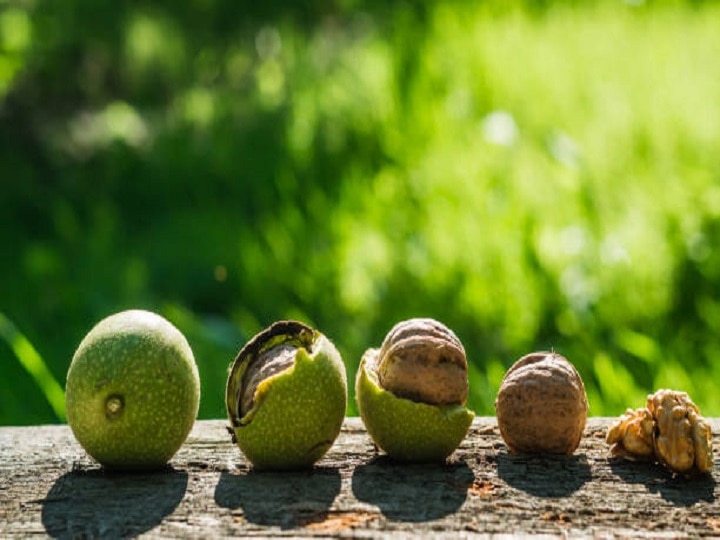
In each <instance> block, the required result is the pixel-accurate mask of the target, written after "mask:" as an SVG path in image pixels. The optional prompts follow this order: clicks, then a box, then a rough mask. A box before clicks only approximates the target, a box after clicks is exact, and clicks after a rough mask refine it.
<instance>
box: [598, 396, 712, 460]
mask: <svg viewBox="0 0 720 540" xmlns="http://www.w3.org/2000/svg"><path fill="white" fill-rule="evenodd" d="M606 441H607V442H608V444H611V445H612V447H611V449H610V451H611V452H612V453H613V455H616V456H620V457H624V458H626V459H630V460H639V461H651V460H655V461H658V462H660V463H662V464H663V465H665V466H666V467H667V468H669V469H670V470H671V471H673V472H676V473H682V474H688V473H693V472H700V473H709V472H711V471H712V468H713V453H712V433H711V430H710V424H709V422H708V421H707V420H706V419H705V418H703V417H702V416H701V415H700V411H699V409H698V408H697V406H696V405H695V404H694V403H693V402H692V400H691V399H690V397H689V396H688V395H687V394H686V393H685V392H676V391H673V390H658V391H657V392H655V393H654V394H651V395H649V396H648V398H647V405H646V406H645V407H644V408H641V409H636V410H632V409H628V410H627V411H626V413H625V414H624V415H622V416H621V417H620V418H618V419H617V420H616V421H615V422H614V423H613V424H612V425H611V426H610V428H609V429H608V432H607V436H606Z"/></svg>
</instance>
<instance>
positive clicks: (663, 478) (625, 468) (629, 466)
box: [610, 458, 716, 507]
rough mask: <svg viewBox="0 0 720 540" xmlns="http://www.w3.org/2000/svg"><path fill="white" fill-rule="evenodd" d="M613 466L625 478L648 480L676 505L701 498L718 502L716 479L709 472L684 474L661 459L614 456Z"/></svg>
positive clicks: (650, 488) (651, 489)
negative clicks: (676, 471) (646, 459)
mask: <svg viewBox="0 0 720 540" xmlns="http://www.w3.org/2000/svg"><path fill="white" fill-rule="evenodd" d="M610 468H611V470H612V472H613V474H616V475H617V476H618V477H620V478H621V479H622V481H623V482H627V483H632V484H644V485H645V486H646V487H647V489H648V491H649V492H651V493H658V494H659V495H660V496H661V497H662V498H663V499H664V500H665V501H667V502H669V503H671V504H673V505H675V506H685V507H690V506H693V505H694V504H696V503H698V502H701V501H705V502H709V503H712V502H715V487H716V484H715V480H714V479H713V478H712V477H711V476H708V475H702V476H697V477H694V478H684V477H682V476H678V475H674V474H672V473H671V472H670V471H668V470H667V469H665V468H664V467H662V466H661V465H659V464H657V463H650V462H637V461H628V460H625V459H621V458H612V459H611V460H610Z"/></svg>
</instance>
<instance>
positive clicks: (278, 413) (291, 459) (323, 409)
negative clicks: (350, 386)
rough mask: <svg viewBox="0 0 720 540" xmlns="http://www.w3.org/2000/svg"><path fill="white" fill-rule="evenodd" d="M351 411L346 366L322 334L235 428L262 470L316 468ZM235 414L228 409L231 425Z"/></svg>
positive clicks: (262, 389)
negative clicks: (314, 465)
mask: <svg viewBox="0 0 720 540" xmlns="http://www.w3.org/2000/svg"><path fill="white" fill-rule="evenodd" d="M232 377H233V376H232V374H231V379H232ZM229 384H230V382H229ZM346 407H347V376H346V373H345V365H344V364H343V361H342V358H341V357H340V353H339V352H338V350H337V349H336V348H335V346H334V345H333V344H332V343H331V342H330V341H329V340H328V339H327V338H326V337H325V336H323V335H322V334H319V333H316V338H315V343H314V345H313V353H312V354H308V352H307V350H306V349H304V348H302V347H301V348H298V351H297V354H296V356H295V364H294V365H293V366H292V367H291V368H290V369H288V370H287V371H284V372H282V373H278V374H277V375H275V376H273V377H270V378H269V379H267V380H265V381H264V382H263V383H261V384H260V386H259V387H258V389H257V393H256V399H255V405H254V406H253V408H252V409H251V410H250V412H248V413H247V414H246V415H245V416H244V417H243V418H242V419H240V424H239V425H234V426H233V432H234V435H235V440H236V442H237V445H238V446H239V447H240V449H241V450H242V452H243V454H245V456H246V457H247V458H248V459H249V460H250V462H251V463H252V464H253V466H254V467H255V468H257V469H273V470H283V469H300V468H306V467H310V466H312V465H313V464H314V463H315V462H317V461H318V460H319V459H320V458H321V457H322V456H323V455H325V453H326V452H327V451H328V450H329V449H330V447H331V446H332V444H333V442H335V439H336V438H337V436H338V434H339V433H340V428H341V427H342V423H343V419H344V418H345V409H346ZM234 412H235V411H234V410H233V411H230V410H228V414H229V416H230V422H231V425H232V424H234V422H233V413H234Z"/></svg>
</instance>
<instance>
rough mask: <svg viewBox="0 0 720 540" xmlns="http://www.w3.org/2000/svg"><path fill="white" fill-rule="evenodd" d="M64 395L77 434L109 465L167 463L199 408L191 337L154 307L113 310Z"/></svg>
mask: <svg viewBox="0 0 720 540" xmlns="http://www.w3.org/2000/svg"><path fill="white" fill-rule="evenodd" d="M65 402H66V409H67V417H68V424H69V425H70V427H71V428H72V432H73V434H74V435H75V438H76V439H77V440H78V442H79V443H80V445H81V446H82V447H83V448H84V449H85V450H86V451H87V452H88V454H90V455H91V456H92V457H93V458H94V459H95V460H96V461H97V462H99V463H100V464H102V465H103V466H104V467H106V468H109V469H121V470H146V469H156V468H161V467H163V466H164V465H165V464H166V463H167V462H168V461H169V460H170V459H171V458H172V457H173V456H174V455H175V453H176V452H177V450H178V449H179V448H180V446H181V445H182V444H183V442H184V441H185V439H186V438H187V436H188V434H189V433H190V430H191V428H192V427H193V424H194V422H195V418H196V416H197V412H198V407H199V403H200V379H199V376H198V369H197V365H196V364H195V359H194V357H193V353H192V350H191V349H190V345H189V344H188V342H187V340H186V339H185V337H184V336H183V334H182V333H181V332H180V330H178V329H177V328H176V327H175V326H173V325H172V324H171V323H170V322H169V321H167V320H166V319H164V318H163V317H161V316H160V315H158V314H156V313H152V312H149V311H143V310H129V311H122V312H120V313H116V314H114V315H110V316H109V317H107V318H105V319H103V320H102V321H100V322H99V323H98V324H97V325H95V326H94V327H93V328H92V330H91V331H90V332H88V334H87V335H86V336H85V337H84V338H83V340H82V342H81V343H80V345H79V346H78V348H77V350H76V352H75V355H74V356H73V359H72V362H71V364H70V368H69V369H68V374H67V384H66V392H65Z"/></svg>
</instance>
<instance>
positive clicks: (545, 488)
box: [496, 452, 592, 497]
mask: <svg viewBox="0 0 720 540" xmlns="http://www.w3.org/2000/svg"><path fill="white" fill-rule="evenodd" d="M496 459H497V470H498V476H499V477H500V478H502V479H503V480H504V481H505V482H506V483H507V484H508V485H510V486H512V487H514V488H515V489H519V490H522V491H524V492H525V493H528V494H530V495H534V496H535V497H568V496H570V495H572V494H573V493H575V492H576V491H577V490H579V489H580V488H581V487H583V485H585V483H587V482H589V481H590V480H591V479H592V475H591V473H590V465H589V464H588V462H587V458H586V457H585V456H583V455H574V456H550V455H537V456H536V455H532V456H528V455H513V454H509V453H507V452H503V453H500V454H498V456H497V458H496Z"/></svg>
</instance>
